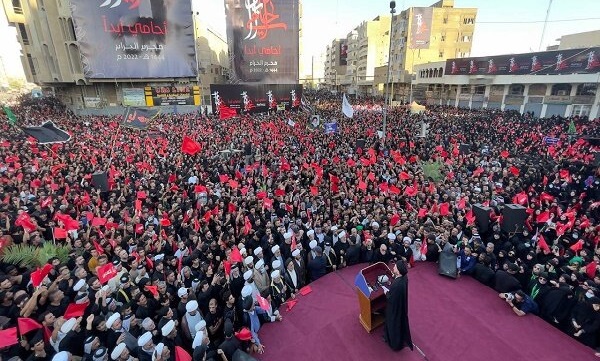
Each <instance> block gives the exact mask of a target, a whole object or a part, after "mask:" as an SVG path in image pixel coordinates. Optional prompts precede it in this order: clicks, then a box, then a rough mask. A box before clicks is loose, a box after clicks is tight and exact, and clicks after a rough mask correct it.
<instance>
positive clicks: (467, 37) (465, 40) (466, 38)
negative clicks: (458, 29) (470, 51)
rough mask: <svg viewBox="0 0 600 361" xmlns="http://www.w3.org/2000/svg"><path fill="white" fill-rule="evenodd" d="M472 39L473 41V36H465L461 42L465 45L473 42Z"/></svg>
mask: <svg viewBox="0 0 600 361" xmlns="http://www.w3.org/2000/svg"><path fill="white" fill-rule="evenodd" d="M471 39H472V36H471V35H463V36H462V38H461V41H462V42H463V43H468V42H470V41H471Z"/></svg>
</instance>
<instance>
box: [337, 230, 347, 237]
mask: <svg viewBox="0 0 600 361" xmlns="http://www.w3.org/2000/svg"><path fill="white" fill-rule="evenodd" d="M344 237H346V231H341V232H340V233H339V234H338V238H344Z"/></svg>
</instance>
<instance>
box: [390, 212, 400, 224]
mask: <svg viewBox="0 0 600 361" xmlns="http://www.w3.org/2000/svg"><path fill="white" fill-rule="evenodd" d="M398 221H400V215H398V214H394V215H392V218H391V219H390V225H391V226H395V225H396V224H398Z"/></svg>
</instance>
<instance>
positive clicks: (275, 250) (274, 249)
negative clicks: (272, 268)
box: [271, 245, 279, 254]
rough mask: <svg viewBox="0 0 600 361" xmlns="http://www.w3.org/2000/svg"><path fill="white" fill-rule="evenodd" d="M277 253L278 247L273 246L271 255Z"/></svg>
mask: <svg viewBox="0 0 600 361" xmlns="http://www.w3.org/2000/svg"><path fill="white" fill-rule="evenodd" d="M277 251H279V246H278V245H274V246H273V247H271V253H273V254H275V252H277Z"/></svg>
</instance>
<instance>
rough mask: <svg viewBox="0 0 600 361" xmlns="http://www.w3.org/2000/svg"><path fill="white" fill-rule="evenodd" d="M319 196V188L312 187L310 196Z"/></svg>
mask: <svg viewBox="0 0 600 361" xmlns="http://www.w3.org/2000/svg"><path fill="white" fill-rule="evenodd" d="M318 194H319V187H316V186H310V195H311V196H316V195H318Z"/></svg>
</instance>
